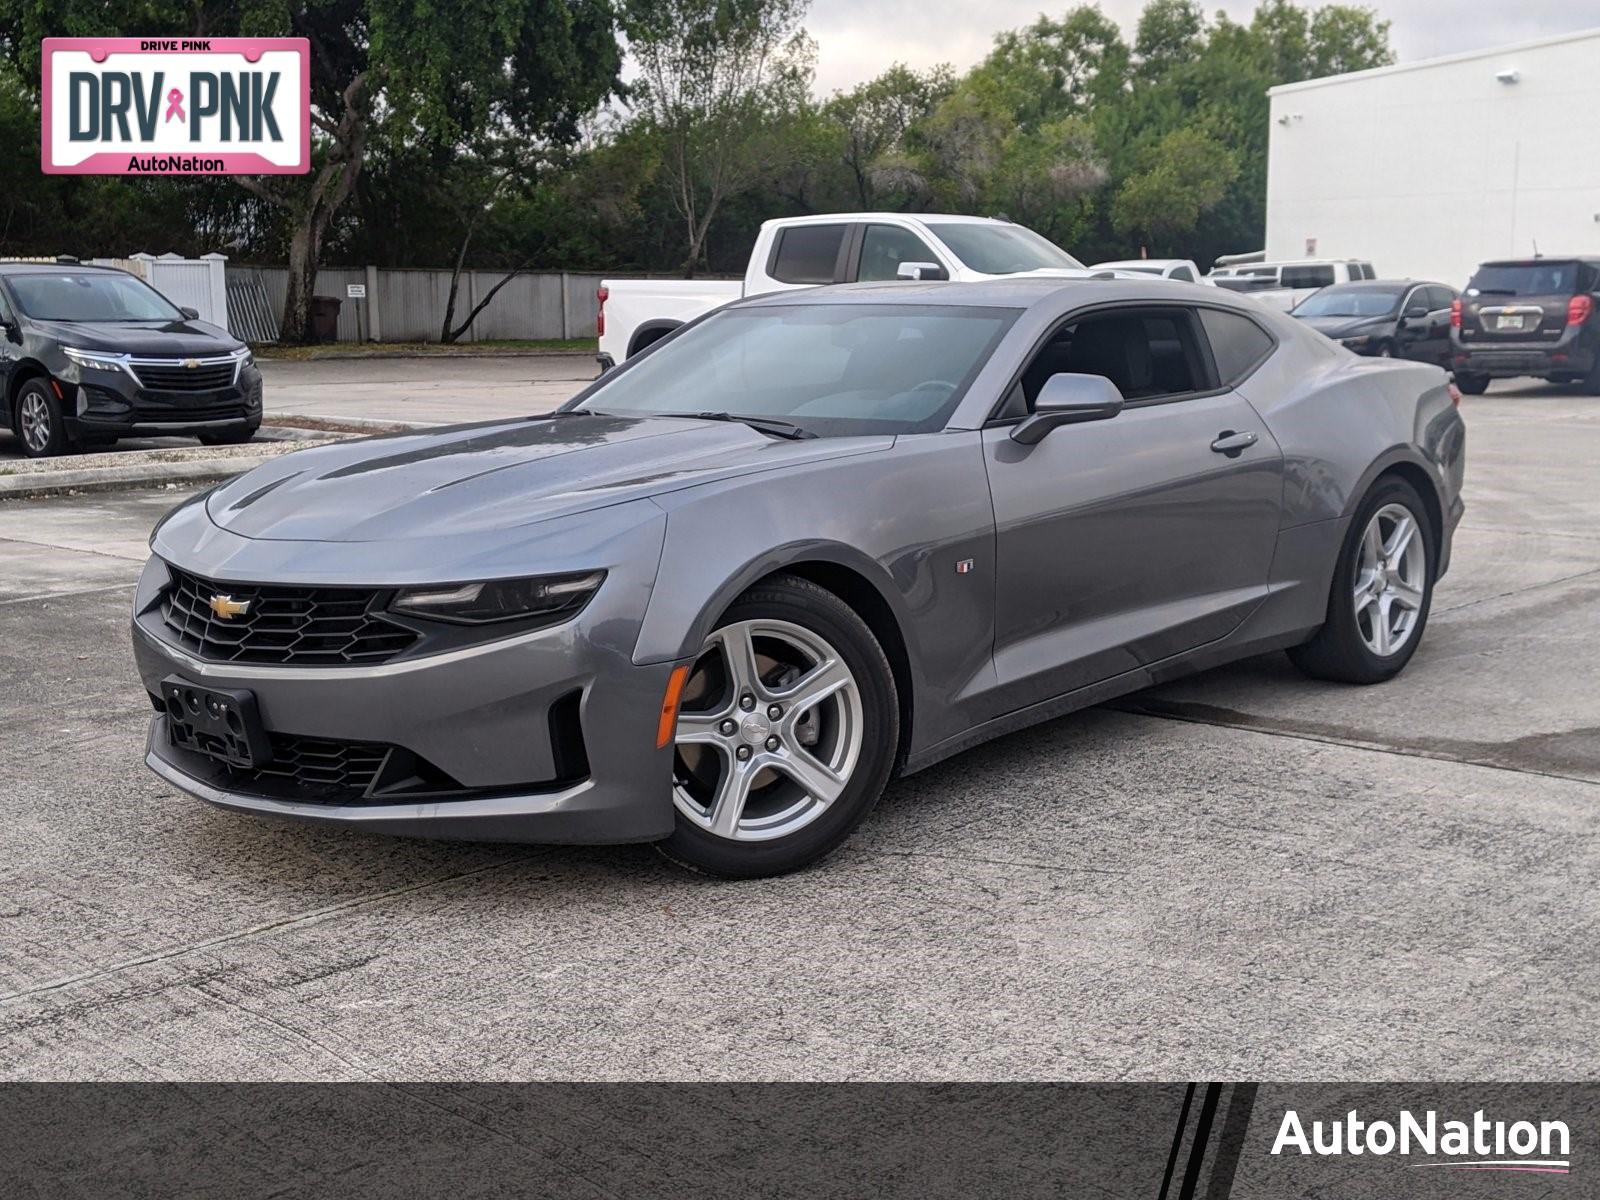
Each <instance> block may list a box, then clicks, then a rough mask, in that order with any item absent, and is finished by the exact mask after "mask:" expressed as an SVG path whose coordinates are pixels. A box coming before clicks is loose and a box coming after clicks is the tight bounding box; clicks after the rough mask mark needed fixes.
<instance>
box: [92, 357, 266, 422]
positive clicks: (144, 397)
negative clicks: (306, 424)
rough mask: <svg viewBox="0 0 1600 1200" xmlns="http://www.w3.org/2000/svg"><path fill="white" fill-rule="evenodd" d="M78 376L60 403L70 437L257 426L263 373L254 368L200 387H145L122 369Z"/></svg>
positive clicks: (248, 368)
mask: <svg viewBox="0 0 1600 1200" xmlns="http://www.w3.org/2000/svg"><path fill="white" fill-rule="evenodd" d="M78 374H79V379H78V381H77V383H76V385H75V386H74V387H72V388H71V390H70V391H69V392H68V394H67V396H66V397H65V403H64V405H63V407H64V409H65V410H66V411H65V413H64V415H65V417H66V423H67V429H68V432H69V433H71V434H73V435H74V436H78V437H82V436H84V435H89V436H96V435H98V436H102V437H104V436H111V437H136V436H147V437H148V436H158V435H194V434H200V433H228V432H232V431H235V430H238V429H242V428H246V427H251V426H257V425H260V424H261V411H262V408H261V400H262V387H261V373H260V371H258V370H256V368H255V367H253V366H250V367H245V368H243V369H242V370H240V371H239V373H238V378H237V379H236V380H235V381H233V382H231V383H227V384H225V385H224V386H221V387H216V388H208V389H204V390H198V391H171V390H164V389H161V388H154V387H146V386H143V385H142V384H140V383H137V382H135V381H134V380H133V379H131V378H129V377H128V375H127V374H126V373H124V372H121V371H94V372H89V371H83V372H79V373H78ZM69 382H70V381H69Z"/></svg>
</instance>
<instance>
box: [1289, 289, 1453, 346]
mask: <svg viewBox="0 0 1600 1200" xmlns="http://www.w3.org/2000/svg"><path fill="white" fill-rule="evenodd" d="M1455 299H1456V290H1455V288H1453V287H1446V286H1445V285H1444V284H1442V283H1430V282H1427V281H1420V282H1419V281H1418V280H1415V279H1373V280H1363V281H1362V282H1360V283H1336V284H1334V285H1333V286H1332V287H1325V288H1323V289H1322V290H1321V291H1317V292H1313V293H1312V294H1311V295H1310V296H1307V297H1306V298H1305V299H1304V300H1302V301H1301V302H1300V303H1299V304H1297V305H1295V307H1294V311H1293V312H1292V313H1291V314H1290V315H1291V316H1293V317H1295V318H1296V319H1297V320H1300V321H1303V322H1304V323H1305V324H1307V325H1309V326H1310V327H1311V328H1312V329H1315V330H1316V331H1317V332H1318V333H1321V334H1325V335H1326V336H1328V337H1330V338H1332V339H1333V340H1334V341H1336V342H1338V343H1339V344H1340V345H1342V346H1343V347H1344V348H1345V349H1346V350H1353V351H1355V352H1356V353H1357V354H1365V355H1370V356H1372V357H1374V358H1411V359H1415V360H1416V361H1418V362H1428V363H1433V364H1434V365H1435V366H1438V367H1448V366H1449V365H1450V313H1451V306H1452V305H1453V304H1454V303H1455Z"/></svg>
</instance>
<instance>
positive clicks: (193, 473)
mask: <svg viewBox="0 0 1600 1200" xmlns="http://www.w3.org/2000/svg"><path fill="white" fill-rule="evenodd" d="M279 457H281V455H277V454H259V455H240V456H235V457H233V458H199V459H190V460H189V461H187V462H164V463H136V464H133V465H130V466H126V467H83V468H80V469H78V470H76V471H37V472H30V473H29V474H26V475H4V476H0V500H21V499H32V498H34V497H39V496H59V495H60V494H61V493H63V492H108V491H116V490H120V489H123V488H138V487H157V486H160V485H161V484H163V483H180V482H182V483H197V482H200V481H203V480H210V479H230V478H232V477H233V476H235V475H242V474H244V473H245V472H246V471H249V470H251V469H252V468H254V467H259V466H260V465H261V464H262V463H266V462H271V461H272V460H273V459H274V458H279Z"/></svg>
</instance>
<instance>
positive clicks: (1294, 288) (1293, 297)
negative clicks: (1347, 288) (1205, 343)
mask: <svg viewBox="0 0 1600 1200" xmlns="http://www.w3.org/2000/svg"><path fill="white" fill-rule="evenodd" d="M1376 278H1377V272H1376V271H1374V270H1373V269H1372V264H1371V263H1369V262H1367V261H1366V260H1365V259H1357V258H1328V259H1310V258H1308V259H1301V260H1298V261H1295V262H1258V263H1244V264H1241V265H1239V266H1232V267H1218V268H1217V269H1216V270H1214V271H1212V272H1211V274H1210V275H1209V276H1207V279H1208V280H1209V282H1211V283H1214V284H1216V285H1217V286H1218V287H1220V288H1226V289H1227V290H1229V291H1237V292H1250V293H1252V294H1253V295H1254V297H1255V299H1256V300H1257V301H1259V302H1261V303H1263V304H1266V305H1269V306H1270V307H1272V308H1277V309H1281V310H1282V311H1283V312H1288V311H1290V310H1291V309H1292V308H1294V307H1295V305H1297V304H1299V303H1300V302H1301V301H1302V300H1304V299H1305V298H1306V297H1307V296H1309V295H1311V293H1312V292H1314V291H1316V290H1317V289H1319V288H1325V287H1332V286H1333V285H1334V284H1336V283H1351V282H1353V281H1355V280H1358V279H1376Z"/></svg>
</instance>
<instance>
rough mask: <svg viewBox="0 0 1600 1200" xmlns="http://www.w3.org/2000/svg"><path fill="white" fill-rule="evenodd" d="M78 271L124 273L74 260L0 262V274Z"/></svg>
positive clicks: (49, 273) (54, 273)
mask: <svg viewBox="0 0 1600 1200" xmlns="http://www.w3.org/2000/svg"><path fill="white" fill-rule="evenodd" d="M80 271H106V272H116V273H117V274H119V275H126V274H127V273H128V272H126V271H123V270H121V269H120V268H117V267H102V266H100V265H99V264H98V263H74V262H47V263H42V262H0V275H75V274H77V273H78V272H80Z"/></svg>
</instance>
